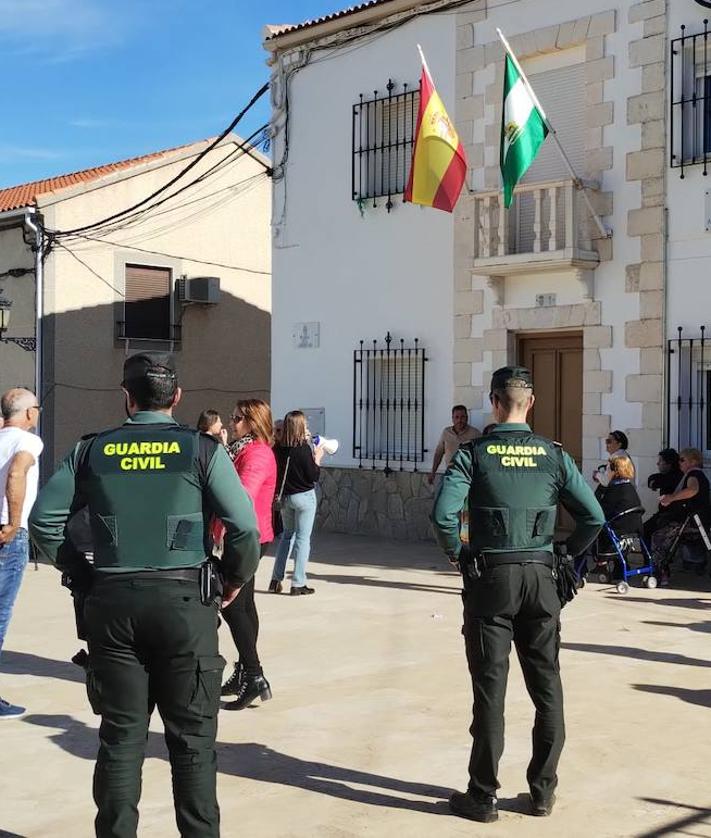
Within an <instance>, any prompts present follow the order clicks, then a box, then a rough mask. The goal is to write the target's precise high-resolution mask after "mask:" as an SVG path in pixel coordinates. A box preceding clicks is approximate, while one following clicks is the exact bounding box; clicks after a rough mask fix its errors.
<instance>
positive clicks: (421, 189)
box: [405, 57, 467, 212]
mask: <svg viewBox="0 0 711 838" xmlns="http://www.w3.org/2000/svg"><path fill="white" fill-rule="evenodd" d="M466 174H467V157H466V154H465V153H464V148H463V146H462V144H461V142H460V141H459V136H458V135H457V132H456V131H455V130H454V126H453V125H452V122H451V120H450V118H449V116H448V115H447V111H446V110H445V108H444V105H443V104H442V100H441V99H440V98H439V94H438V93H437V91H436V90H435V86H434V82H433V81H432V76H431V75H430V71H429V69H428V68H427V64H426V63H425V60H424V57H423V59H422V76H421V78H420V109H419V113H418V114H417V131H416V133H415V145H414V148H413V151H412V164H411V166H410V177H409V180H408V182H407V189H405V200H406V201H410V202H411V203H413V204H422V205H423V206H426V207H435V208H436V209H441V210H446V211H447V212H452V210H453V209H454V206H455V204H456V203H457V201H458V200H459V194H460V192H461V191H462V185H463V183H464V179H465V177H466Z"/></svg>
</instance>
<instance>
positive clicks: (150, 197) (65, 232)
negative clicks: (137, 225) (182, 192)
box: [52, 82, 269, 238]
mask: <svg viewBox="0 0 711 838" xmlns="http://www.w3.org/2000/svg"><path fill="white" fill-rule="evenodd" d="M268 90H269V83H268V82H267V83H266V84H264V85H262V87H261V88H260V89H259V90H258V91H257V92H256V93H255V94H254V95H253V96H252V98H251V99H250V100H249V102H248V103H247V105H245V107H244V108H242V110H241V111H240V112H239V113H238V114H237V116H236V117H235V118H234V119H233V120H232V122H231V123H230V124H229V125H228V126H227V128H225V130H224V131H223V132H222V133H221V134H220V135H219V136H217V137H216V138H215V139H214V140H213V141H212V142H211V143H210V145H208V146H207V148H204V149H203V150H202V151H201V152H200V154H198V155H197V156H196V157H195V159H194V160H192V161H191V162H190V163H189V164H188V165H187V166H185V167H184V168H183V169H181V171H180V172H178V174H177V175H175V177H173V178H171V179H170V180H169V181H168V183H166V184H164V185H163V186H161V187H159V188H158V189H156V190H155V191H154V192H152V193H151V194H150V195H147V196H146V197H145V198H143V199H142V200H141V201H138V202H137V203H135V204H133V205H132V206H130V207H127V208H126V209H124V210H120V211H119V212H115V213H113V214H112V215H109V216H107V217H106V218H102V219H100V220H99V221H96V222H94V223H92V224H84V225H82V226H80V227H74V228H72V229H70V230H55V231H52V236H53V238H54V237H56V236H61V235H65V236H66V235H69V234H72V233H80V232H84V231H86V230H90V229H93V228H95V227H99V226H101V225H103V224H106V223H107V222H109V221H113V220H114V219H117V218H121V217H122V216H124V215H127V214H128V213H130V212H133V211H134V210H136V209H138V208H139V207H142V206H144V205H145V204H147V203H148V202H149V201H152V200H153V198H155V197H157V196H158V195H160V194H162V193H163V192H165V191H166V189H169V188H170V187H171V186H173V184H174V183H176V182H177V181H178V180H180V178H182V177H183V176H184V175H186V174H187V173H188V172H189V171H190V170H191V169H193V168H194V167H195V166H197V164H198V163H199V162H200V161H201V160H202V159H203V158H204V157H205V156H206V155H207V154H209V152H211V151H212V150H213V149H214V148H215V147H216V146H217V145H219V143H221V142H222V140H224V138H225V137H226V136H227V135H228V134H229V133H231V132H232V131H233V130H234V128H235V127H236V126H237V124H238V123H239V122H240V121H241V119H242V118H243V117H244V115H245V114H246V113H247V112H248V111H249V110H250V108H252V107H253V106H254V104H255V103H256V102H257V101H258V100H259V99H261V97H262V96H263V95H264V94H265V93H266V92H267V91H268ZM255 159H257V158H255ZM259 162H261V161H259ZM265 168H266V169H269V167H268V166H265Z"/></svg>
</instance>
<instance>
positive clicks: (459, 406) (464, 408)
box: [452, 404, 469, 416]
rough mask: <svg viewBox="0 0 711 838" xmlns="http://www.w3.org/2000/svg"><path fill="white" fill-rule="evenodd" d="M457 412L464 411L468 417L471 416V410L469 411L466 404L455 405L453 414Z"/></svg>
mask: <svg viewBox="0 0 711 838" xmlns="http://www.w3.org/2000/svg"><path fill="white" fill-rule="evenodd" d="M457 410H463V411H464V412H465V413H466V414H467V416H469V410H468V409H467V406H466V405H465V404H455V405H454V407H453V408H452V413H454V412H455V411H457Z"/></svg>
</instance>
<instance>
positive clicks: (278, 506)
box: [272, 455, 291, 536]
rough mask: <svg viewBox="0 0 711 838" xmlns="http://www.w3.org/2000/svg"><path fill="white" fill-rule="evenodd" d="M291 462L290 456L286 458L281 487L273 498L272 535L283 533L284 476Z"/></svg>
mask: <svg viewBox="0 0 711 838" xmlns="http://www.w3.org/2000/svg"><path fill="white" fill-rule="evenodd" d="M290 462H291V455H289V456H288V457H287V458H286V467H285V468H284V477H283V478H282V481H281V486H280V488H279V493H278V494H277V495H275V496H274V500H273V501H272V529H273V530H274V535H275V536H277V535H281V534H282V533H283V532H284V522H283V521H282V517H281V510H282V503H283V501H282V498H283V497H284V486H285V485H286V475H287V472H288V471H289V463H290Z"/></svg>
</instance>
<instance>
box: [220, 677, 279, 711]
mask: <svg viewBox="0 0 711 838" xmlns="http://www.w3.org/2000/svg"><path fill="white" fill-rule="evenodd" d="M235 695H236V696H237V700H236V701H230V702H229V703H228V704H224V705H223V707H222V709H223V710H244V708H245V707H249V705H250V704H252V703H253V702H255V701H256V700H257V699H258V698H261V699H262V701H269V699H270V698H271V697H272V689H271V687H270V686H269V681H267V679H266V678H265V677H264V675H261V674H260V675H247V674H245V675H244V677H243V679H242V682H241V683H240V685H239V690H238V692H236V693H235Z"/></svg>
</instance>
